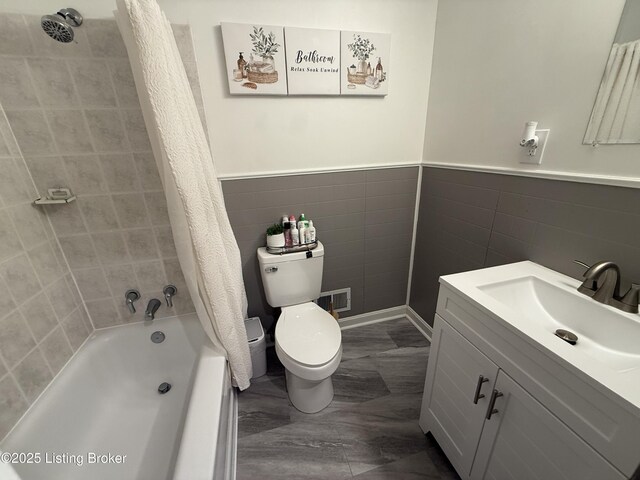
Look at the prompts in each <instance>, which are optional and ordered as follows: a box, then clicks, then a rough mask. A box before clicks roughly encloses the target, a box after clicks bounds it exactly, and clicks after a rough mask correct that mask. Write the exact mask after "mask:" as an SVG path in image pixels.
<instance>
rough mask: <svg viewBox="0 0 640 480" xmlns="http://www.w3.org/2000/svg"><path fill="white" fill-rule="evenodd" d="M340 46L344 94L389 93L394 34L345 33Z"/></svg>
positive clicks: (341, 81)
mask: <svg viewBox="0 0 640 480" xmlns="http://www.w3.org/2000/svg"><path fill="white" fill-rule="evenodd" d="M340 44H341V46H340V54H341V66H342V68H341V73H340V79H341V80H340V93H341V94H342V95H386V94H387V93H388V91H389V56H390V53H391V35H390V34H388V33H370V32H348V31H342V32H341V34H340Z"/></svg>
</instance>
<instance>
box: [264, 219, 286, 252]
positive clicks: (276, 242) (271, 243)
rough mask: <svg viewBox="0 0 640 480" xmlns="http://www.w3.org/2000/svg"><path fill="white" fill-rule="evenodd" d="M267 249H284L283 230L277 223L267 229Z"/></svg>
mask: <svg viewBox="0 0 640 480" xmlns="http://www.w3.org/2000/svg"><path fill="white" fill-rule="evenodd" d="M267 247H271V248H280V247H284V229H283V228H282V225H280V224H279V223H274V224H273V225H271V226H270V227H269V228H267Z"/></svg>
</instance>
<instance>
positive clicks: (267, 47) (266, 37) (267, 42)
mask: <svg viewBox="0 0 640 480" xmlns="http://www.w3.org/2000/svg"><path fill="white" fill-rule="evenodd" d="M249 37H251V43H252V44H253V49H252V50H251V59H252V60H251V62H250V63H249V81H252V82H256V83H275V82H277V81H278V72H277V71H276V62H275V59H274V58H273V56H274V55H275V54H276V53H278V48H280V44H279V43H277V42H276V35H275V34H274V33H273V32H269V34H266V33H265V32H264V29H263V28H262V27H253V33H250V34H249ZM256 56H257V57H260V58H261V59H262V61H260V60H256V59H255V57H256ZM252 73H253V75H251V74H252Z"/></svg>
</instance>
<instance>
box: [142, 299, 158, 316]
mask: <svg viewBox="0 0 640 480" xmlns="http://www.w3.org/2000/svg"><path fill="white" fill-rule="evenodd" d="M160 305H162V302H161V301H160V300H158V299H157V298H152V299H151V300H149V303H148V304H147V310H146V311H145V312H144V318H145V319H147V320H153V319H154V318H155V314H156V312H157V311H158V309H159V308H160Z"/></svg>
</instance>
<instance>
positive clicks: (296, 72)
mask: <svg viewBox="0 0 640 480" xmlns="http://www.w3.org/2000/svg"><path fill="white" fill-rule="evenodd" d="M284 34H285V43H286V46H285V51H286V59H287V85H288V87H289V95H340V31H339V30H318V29H311V28H295V27H285V29H284Z"/></svg>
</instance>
